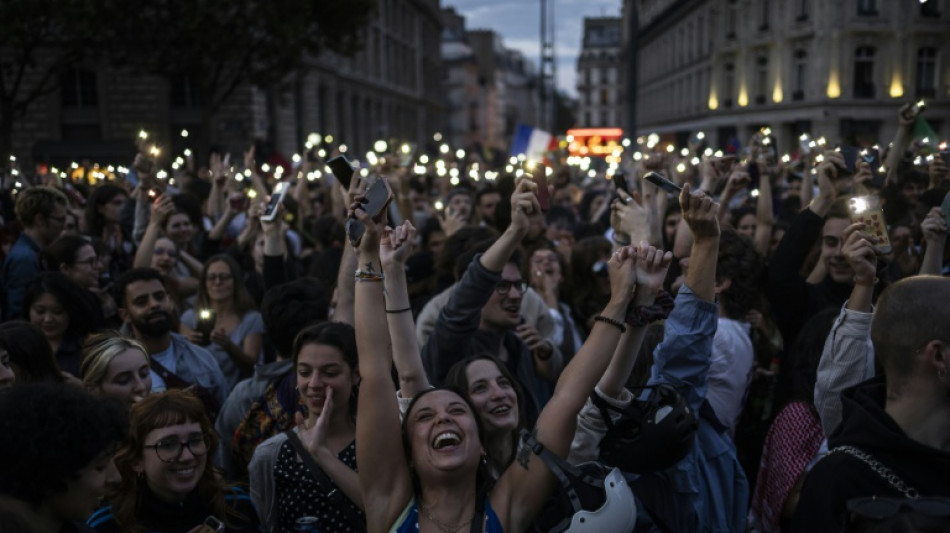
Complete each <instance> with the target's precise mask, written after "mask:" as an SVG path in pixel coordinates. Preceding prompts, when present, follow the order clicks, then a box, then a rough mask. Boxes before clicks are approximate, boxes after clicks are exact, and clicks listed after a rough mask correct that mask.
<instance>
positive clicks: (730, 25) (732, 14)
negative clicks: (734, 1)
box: [726, 6, 736, 39]
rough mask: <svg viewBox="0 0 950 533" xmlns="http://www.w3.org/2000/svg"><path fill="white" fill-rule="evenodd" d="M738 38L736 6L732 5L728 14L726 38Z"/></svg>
mask: <svg viewBox="0 0 950 533" xmlns="http://www.w3.org/2000/svg"><path fill="white" fill-rule="evenodd" d="M735 38H736V7H735V6H732V7H730V8H729V13H727V14H726V39H735Z"/></svg>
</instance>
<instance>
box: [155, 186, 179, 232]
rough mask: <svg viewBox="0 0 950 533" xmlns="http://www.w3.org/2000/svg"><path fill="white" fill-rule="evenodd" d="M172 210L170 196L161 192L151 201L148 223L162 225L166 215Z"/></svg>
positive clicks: (172, 205) (172, 204)
mask: <svg viewBox="0 0 950 533" xmlns="http://www.w3.org/2000/svg"><path fill="white" fill-rule="evenodd" d="M174 212H175V204H174V203H172V199H171V197H170V196H166V195H164V194H162V195H160V196H159V197H158V198H156V199H155V201H154V202H152V214H151V216H150V218H149V224H155V225H157V226H158V227H163V226H164V225H165V222H166V221H167V220H168V217H169V216H170V215H171V214H172V213H174Z"/></svg>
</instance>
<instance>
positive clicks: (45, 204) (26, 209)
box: [13, 186, 69, 228]
mask: <svg viewBox="0 0 950 533" xmlns="http://www.w3.org/2000/svg"><path fill="white" fill-rule="evenodd" d="M56 204H59V205H61V206H63V207H66V206H67V205H69V201H68V200H67V199H66V195H65V194H63V193H61V192H59V191H58V190H56V189H54V188H52V187H45V186H43V187H30V188H29V189H24V190H23V192H21V193H20V194H18V195H17V197H16V204H15V205H14V207H13V210H14V212H15V213H16V219H17V220H19V221H20V224H22V225H23V227H25V228H32V227H33V225H34V224H35V223H36V215H39V214H43V215H46V216H49V214H50V213H52V212H53V209H54V208H55V206H56Z"/></svg>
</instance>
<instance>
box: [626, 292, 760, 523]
mask: <svg viewBox="0 0 950 533" xmlns="http://www.w3.org/2000/svg"><path fill="white" fill-rule="evenodd" d="M718 316H719V308H718V306H717V305H716V304H715V303H712V302H707V301H704V300H702V299H700V298H699V297H697V296H696V294H695V293H693V291H692V290H691V289H690V288H689V287H687V286H685V285H684V286H683V287H682V288H681V289H680V291H679V294H678V295H677V296H676V307H675V308H674V309H673V311H672V312H671V313H670V316H669V318H667V320H666V324H665V332H664V335H663V342H662V343H661V344H660V345H659V346H657V347H656V350H655V351H654V353H653V357H654V361H653V368H652V369H651V377H650V380H649V384H650V385H654V384H659V383H665V384H668V385H671V386H673V387H674V388H676V390H677V391H678V392H679V393H680V394H681V395H682V396H683V397H684V398H685V399H686V401H687V403H688V404H689V408H690V409H692V410H693V413H695V414H696V416H697V418H698V419H699V429H698V430H697V432H696V442H695V445H694V447H693V449H692V450H691V451H690V452H689V454H687V455H686V457H684V458H683V459H682V460H681V461H680V462H679V463H677V464H676V465H675V466H673V467H672V468H670V469H668V470H666V471H664V472H662V473H660V474H659V475H660V476H661V477H663V478H665V480H666V482H667V483H669V484H670V485H672V489H673V491H674V493H675V494H674V500H675V501H674V502H672V503H673V505H674V506H675V507H676V508H677V509H678V514H680V516H679V518H680V519H681V520H685V523H686V524H688V530H689V531H714V532H720V531H721V532H733V531H745V529H746V512H747V510H748V501H749V482H748V480H747V479H746V477H745V474H744V473H743V471H742V467H741V466H739V460H738V459H737V458H736V446H735V443H733V442H732V439H731V438H730V437H729V435H728V434H727V433H726V432H725V431H721V430H720V429H718V428H717V427H716V425H714V424H713V423H712V422H711V421H709V420H707V419H706V417H705V416H702V415H700V412H701V408H702V405H703V403H704V402H705V401H706V392H707V388H708V374H709V361H710V356H711V354H712V343H713V336H714V335H715V334H716V326H717V319H718ZM645 477H649V475H648V476H645ZM644 481H646V480H644ZM680 523H681V524H682V523H684V522H680Z"/></svg>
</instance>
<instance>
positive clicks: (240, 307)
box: [181, 254, 264, 390]
mask: <svg viewBox="0 0 950 533" xmlns="http://www.w3.org/2000/svg"><path fill="white" fill-rule="evenodd" d="M243 280H244V275H243V273H242V272H241V267H240V266H238V264H237V262H236V261H235V260H234V259H232V258H231V256H229V255H223V254H222V255H215V256H212V257H211V258H210V259H208V261H207V262H205V266H204V269H202V271H201V278H200V280H199V284H198V300H197V301H196V302H195V303H196V307H195V309H189V310H188V311H185V313H184V314H183V315H182V316H181V326H182V328H181V329H182V334H183V335H185V336H187V337H188V338H189V339H190V340H191V342H193V343H195V344H197V345H199V346H207V348H208V350H209V351H210V352H211V353H212V355H214V357H215V359H217V361H218V365H219V366H220V367H221V371H222V372H223V373H224V377H225V378H226V379H227V381H228V390H230V389H233V388H234V386H235V385H236V384H237V382H238V381H239V380H240V379H242V378H244V377H248V376H250V373H251V369H253V368H254V365H255V364H256V363H257V360H258V357H259V355H260V352H261V345H262V344H263V333H264V321H263V320H262V319H261V314H260V313H259V312H258V311H257V310H256V309H254V300H253V299H252V298H251V295H250V294H249V293H248V292H247V288H246V287H245V285H244V281H243ZM208 331H210V333H207V334H206V333H205V332H208Z"/></svg>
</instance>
